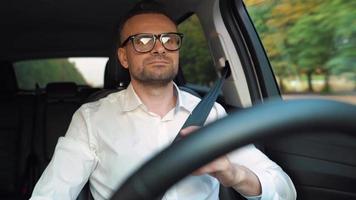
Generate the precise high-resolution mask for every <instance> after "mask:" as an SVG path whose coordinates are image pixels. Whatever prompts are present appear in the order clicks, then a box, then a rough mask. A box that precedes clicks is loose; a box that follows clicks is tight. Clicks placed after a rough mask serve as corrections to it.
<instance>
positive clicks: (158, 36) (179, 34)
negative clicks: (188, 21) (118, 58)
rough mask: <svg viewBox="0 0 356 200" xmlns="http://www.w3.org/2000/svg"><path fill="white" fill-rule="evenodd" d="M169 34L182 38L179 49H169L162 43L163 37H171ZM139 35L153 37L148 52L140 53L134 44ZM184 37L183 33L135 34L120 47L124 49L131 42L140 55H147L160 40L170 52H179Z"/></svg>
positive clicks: (163, 44)
mask: <svg viewBox="0 0 356 200" xmlns="http://www.w3.org/2000/svg"><path fill="white" fill-rule="evenodd" d="M169 34H175V35H178V36H179V37H180V45H179V47H178V48H177V49H167V47H166V46H165V43H163V42H162V37H164V36H165V35H169ZM139 35H151V36H153V45H152V48H151V49H149V50H146V51H138V50H137V49H136V47H135V45H134V43H133V40H134V39H135V38H136V37H137V36H139ZM183 37H184V34H183V33H178V32H167V33H161V34H158V35H157V34H152V33H138V34H135V35H130V36H129V37H127V38H126V40H125V41H124V42H123V43H122V44H121V45H120V47H124V46H126V44H127V43H128V42H129V41H131V43H132V46H133V48H134V49H135V51H137V52H139V53H147V52H150V51H152V49H153V48H154V47H155V46H156V42H157V39H159V41H160V42H161V44H162V46H163V47H164V48H165V49H166V50H168V51H178V50H179V49H180V48H181V46H182V42H183Z"/></svg>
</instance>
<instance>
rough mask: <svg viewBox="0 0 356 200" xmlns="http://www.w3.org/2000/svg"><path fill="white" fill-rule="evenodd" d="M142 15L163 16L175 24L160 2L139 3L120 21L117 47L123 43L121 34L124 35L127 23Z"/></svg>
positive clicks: (148, 0)
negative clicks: (123, 31)
mask: <svg viewBox="0 0 356 200" xmlns="http://www.w3.org/2000/svg"><path fill="white" fill-rule="evenodd" d="M140 14H162V15H164V16H166V17H167V18H168V19H170V20H171V21H172V22H173V23H174V24H176V23H175V21H174V20H173V18H172V17H171V16H169V14H168V13H167V11H166V9H165V6H164V5H163V4H161V3H159V2H156V1H152V0H151V1H150V0H143V1H140V2H138V3H137V4H136V5H135V6H134V7H133V8H132V9H131V10H130V11H129V12H128V13H127V14H126V15H125V16H124V17H123V18H122V19H121V21H120V24H119V27H118V34H119V35H118V40H117V46H118V47H120V46H121V44H122V42H123V41H121V40H122V38H121V34H122V29H123V28H124V26H125V24H126V22H127V21H128V20H129V19H130V18H131V17H133V16H136V15H140ZM176 25H177V24H176Z"/></svg>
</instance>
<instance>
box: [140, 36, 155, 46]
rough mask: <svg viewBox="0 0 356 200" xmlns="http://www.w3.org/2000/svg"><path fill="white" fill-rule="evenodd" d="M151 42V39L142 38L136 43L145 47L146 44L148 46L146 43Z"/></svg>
mask: <svg viewBox="0 0 356 200" xmlns="http://www.w3.org/2000/svg"><path fill="white" fill-rule="evenodd" d="M151 41H152V38H149V37H143V38H140V39H139V40H138V43H140V44H143V45H146V44H148V43H149V42H151Z"/></svg>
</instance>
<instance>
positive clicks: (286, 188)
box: [207, 103, 297, 200]
mask: <svg viewBox="0 0 356 200" xmlns="http://www.w3.org/2000/svg"><path fill="white" fill-rule="evenodd" d="M226 115H227V114H226V112H225V110H224V108H223V107H222V106H221V105H220V104H217V103H215V105H214V107H213V109H212V112H211V113H210V116H209V118H208V120H207V123H210V122H212V121H214V120H216V119H220V118H223V117H225V116H226ZM228 158H229V160H230V162H231V163H233V164H237V165H243V166H245V167H247V168H248V169H250V170H251V171H252V172H253V173H255V174H256V175H257V177H258V179H259V181H260V183H261V187H262V194H261V195H259V196H244V197H245V198H247V199H248V200H270V199H273V200H277V199H278V200H294V199H296V198H297V194H296V190H295V188H294V184H293V182H292V180H291V179H290V178H289V176H288V175H287V174H286V173H285V172H284V171H283V170H282V168H281V167H280V166H278V165H277V164H276V163H275V162H273V161H272V160H270V159H269V158H268V157H267V156H266V155H265V154H264V153H262V152H261V151H260V150H258V149H257V148H256V147H255V146H254V145H252V144H251V145H247V146H245V147H242V148H239V149H237V150H235V151H233V152H232V153H230V154H228Z"/></svg>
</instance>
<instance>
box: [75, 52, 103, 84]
mask: <svg viewBox="0 0 356 200" xmlns="http://www.w3.org/2000/svg"><path fill="white" fill-rule="evenodd" d="M107 60H108V58H69V61H70V62H74V63H75V67H76V68H77V69H78V70H79V72H81V73H82V75H83V77H84V78H85V80H86V81H87V83H88V84H89V85H91V86H93V87H102V86H103V82H104V70H105V65H106V62H107Z"/></svg>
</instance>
